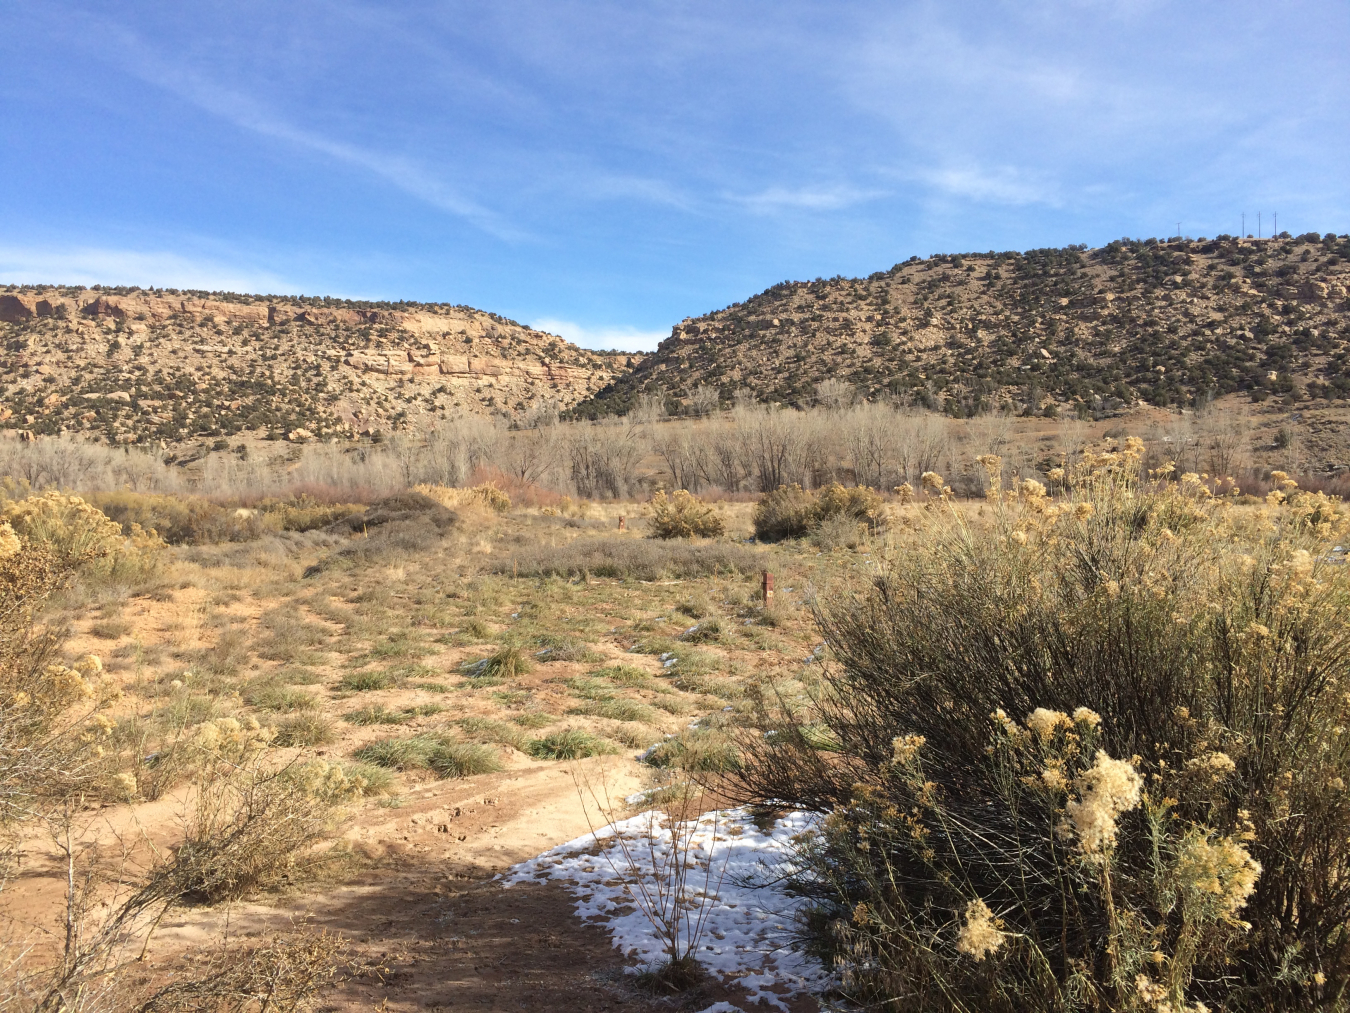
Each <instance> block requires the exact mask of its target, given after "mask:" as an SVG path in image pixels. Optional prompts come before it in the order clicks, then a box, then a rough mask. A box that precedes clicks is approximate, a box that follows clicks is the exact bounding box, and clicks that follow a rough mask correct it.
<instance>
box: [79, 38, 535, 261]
mask: <svg viewBox="0 0 1350 1013" xmlns="http://www.w3.org/2000/svg"><path fill="white" fill-rule="evenodd" d="M89 20H90V21H91V23H93V24H94V25H96V26H97V28H98V29H99V31H98V32H97V35H98V37H99V40H100V46H99V48H100V50H101V51H102V50H105V49H106V48H107V47H105V46H104V45H102V42H103V41H104V40H105V39H106V38H107V37H108V36H109V35H111V36H113V37H114V38H115V39H116V40H117V43H118V44H117V45H116V46H115V47H112V53H113V54H115V55H114V57H113V58H114V59H116V60H117V61H118V62H119V64H120V65H121V66H122V67H123V69H125V70H126V71H128V72H129V73H131V74H133V75H135V76H136V77H138V78H140V79H141V80H142V81H144V82H146V83H147V84H151V85H154V86H156V87H158V88H162V89H164V90H165V91H167V92H169V93H171V94H173V95H175V96H177V97H178V98H180V99H182V100H184V101H186V102H190V103H192V104H193V105H195V106H197V107H198V108H199V109H202V110H205V111H206V112H208V113H211V114H212V115H215V116H219V117H220V118H222V119H224V120H226V121H228V122H230V123H232V124H234V125H235V126H236V127H239V128H241V129H244V130H251V131H253V132H254V133H257V134H260V135H262V136H264V137H271V138H273V139H275V140H279V141H284V142H285V143H288V144H292V145H294V146H296V147H299V148H304V149H306V150H309V151H312V152H315V153H317V154H320V155H323V156H325V157H327V158H330V159H332V160H334V161H337V162H341V163H344V164H346V165H350V166H354V167H356V168H358V169H363V170H365V171H366V172H369V173H371V174H373V175H375V176H378V177H380V178H381V179H383V180H384V181H385V182H387V183H390V184H392V185H393V186H394V187H396V188H398V189H399V190H402V191H403V192H404V193H406V194H409V195H410V196H412V197H415V198H417V199H418V200H421V201H423V202H425V203H427V204H430V205H431V206H432V207H435V208H438V209H439V210H441V211H445V212H448V213H450V214H453V215H458V216H460V217H462V218H464V219H466V220H468V221H470V222H472V223H473V224H475V225H477V226H478V227H479V228H481V229H482V230H483V231H484V232H487V233H489V234H491V235H494V236H497V237H498V238H499V239H520V238H523V233H522V232H520V230H518V229H515V228H513V227H511V226H509V225H508V224H507V223H505V222H504V221H502V220H501V218H500V217H499V216H498V215H497V214H495V213H494V212H492V211H490V210H488V209H487V208H485V207H483V206H482V205H480V204H478V203H476V202H475V201H472V200H470V199H468V198H467V197H465V196H464V195H463V194H461V193H459V192H457V190H456V189H455V188H454V187H453V186H451V185H450V184H449V183H447V182H446V181H445V179H443V178H442V177H441V176H439V175H437V174H436V173H435V172H433V171H432V170H431V169H430V168H429V167H428V166H427V165H425V164H424V163H423V162H421V161H420V160H418V159H414V158H411V157H408V156H406V155H400V154H389V153H386V152H383V151H377V150H374V149H371V148H368V147H364V146H361V145H358V144H353V143H350V142H347V141H342V140H336V139H334V138H331V137H327V136H325V135H323V134H321V133H319V132H318V131H315V130H309V129H305V128H302V127H298V126H296V125H295V124H293V123H291V122H289V121H288V120H287V119H286V118H285V117H283V116H281V115H279V114H278V113H276V112H275V111H274V110H272V109H269V108H268V107H267V106H266V105H264V104H263V103H262V102H260V101H258V100H257V99H255V98H253V97H252V96H251V95H247V94H244V93H243V92H240V91H237V90H233V89H230V88H226V87H222V86H221V85H219V84H217V83H216V82H214V81H212V80H209V79H208V78H207V77H206V76H205V75H203V74H201V73H200V72H199V71H197V70H196V69H193V68H190V67H187V66H184V65H181V64H176V63H174V62H172V61H170V60H168V59H166V58H164V57H163V56H162V55H161V54H160V53H158V52H155V51H153V50H152V49H150V48H149V47H148V46H147V45H145V44H144V43H143V42H142V41H141V39H140V37H139V36H138V35H136V33H134V32H132V31H130V30H129V29H127V28H125V27H124V26H122V25H120V24H115V23H112V22H107V21H104V20H102V19H98V18H93V17H91V18H90V19H89Z"/></svg>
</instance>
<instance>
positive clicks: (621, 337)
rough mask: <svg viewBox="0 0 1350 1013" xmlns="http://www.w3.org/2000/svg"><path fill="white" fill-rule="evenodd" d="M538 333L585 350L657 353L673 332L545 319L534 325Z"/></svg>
mask: <svg viewBox="0 0 1350 1013" xmlns="http://www.w3.org/2000/svg"><path fill="white" fill-rule="evenodd" d="M530 326H531V327H533V328H534V329H535V330H537V331H545V332H547V333H549V334H556V335H558V337H560V338H565V339H566V340H568V341H570V342H572V344H574V345H580V346H581V347H582V348H595V349H601V350H607V349H618V350H619V351H624V352H650V351H654V350H655V348H656V346H657V343H658V342H660V341H662V340H663V339H665V338H668V337H670V332H669V331H641V330H638V329H637V328H636V327H585V326H583V325H581V324H576V323H573V322H572V321H570V320H556V319H554V318H552V317H544V318H542V319H539V320H533V321H531V322H530Z"/></svg>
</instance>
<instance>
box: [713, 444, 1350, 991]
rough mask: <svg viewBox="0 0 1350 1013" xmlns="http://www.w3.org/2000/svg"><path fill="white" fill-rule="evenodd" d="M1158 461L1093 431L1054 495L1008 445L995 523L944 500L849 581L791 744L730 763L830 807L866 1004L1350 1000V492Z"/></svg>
mask: <svg viewBox="0 0 1350 1013" xmlns="http://www.w3.org/2000/svg"><path fill="white" fill-rule="evenodd" d="M1143 449H1144V448H1143V445H1142V442H1141V441H1138V440H1137V439H1133V438H1131V439H1127V440H1125V441H1124V442H1123V443H1122V444H1112V445H1109V446H1108V447H1106V448H1105V449H1101V450H1089V451H1088V452H1086V453H1085V454H1083V455H1082V461H1081V462H1080V463H1077V464H1073V465H1066V466H1064V467H1063V468H1062V469H1057V473H1056V474H1052V475H1051V476H1050V483H1049V485H1048V487H1047V486H1042V485H1040V484H1039V483H1030V482H1026V481H1018V482H1016V483H1012V482H1005V481H1003V479H1002V461H1001V460H999V459H998V457H997V456H996V455H985V457H984V458H982V459H981V461H980V464H981V465H982V466H983V467H985V469H986V470H987V473H988V475H989V483H988V489H989V492H988V498H987V501H986V503H985V504H984V506H983V507H982V508H981V512H980V513H979V514H978V515H972V514H970V513H967V512H964V511H958V510H950V511H946V510H943V509H941V507H940V506H939V505H938V504H933V509H932V510H927V511H923V512H922V513H921V514H919V515H918V523H919V526H920V530H919V531H918V533H917V537H915V538H913V539H909V540H907V541H906V542H904V543H902V544H900V545H899V546H897V547H895V548H894V549H893V551H892V553H891V555H890V557H889V558H888V559H886V560H885V561H884V564H883V566H882V572H881V573H880V574H879V575H877V574H872V575H869V579H868V580H867V582H866V583H863V582H861V581H860V582H859V583H858V584H857V585H855V586H853V587H851V588H850V587H844V588H840V589H835V590H832V591H831V593H830V594H828V595H822V596H821V599H820V613H819V620H820V624H821V632H822V634H823V636H824V639H825V640H826V642H827V644H828V645H829V647H830V650H831V653H832V655H833V658H834V659H835V661H834V663H833V664H832V666H831V668H830V669H829V670H828V671H827V672H826V673H825V677H824V679H823V682H822V686H821V688H820V690H819V691H818V692H817V693H816V694H815V695H814V696H812V697H811V698H809V699H806V700H801V699H799V700H798V702H795V703H794V702H792V701H791V700H789V699H786V698H782V697H778V696H774V695H772V694H768V693H766V694H763V695H762V696H761V697H760V698H759V699H760V705H761V710H760V713H759V716H758V720H759V721H760V722H761V725H762V728H763V730H764V731H766V732H767V731H772V732H773V734H771V735H769V734H766V735H763V736H760V737H749V738H748V739H747V740H746V743H745V757H744V762H743V764H742V766H741V768H739V769H738V770H737V771H735V772H733V774H732V775H731V777H732V778H733V780H735V781H736V782H737V783H738V784H739V785H740V789H739V790H740V793H741V797H742V798H744V799H745V800H746V801H749V802H758V803H761V804H773V805H796V806H800V807H802V808H805V809H810V810H814V811H817V812H820V813H821V814H822V816H823V817H824V818H823V819H822V821H821V823H820V831H819V833H818V834H817V835H816V836H815V837H814V838H812V839H811V840H810V841H808V842H807V843H806V844H805V845H804V850H805V856H804V857H805V859H806V865H805V869H806V871H805V872H804V874H803V875H802V876H801V877H800V879H799V880H798V882H797V886H798V888H799V889H801V890H802V891H803V892H804V893H805V894H807V895H808V896H811V897H813V898H814V899H815V901H816V905H817V906H816V908H815V909H814V914H813V916H812V921H811V922H810V926H811V933H812V936H813V943H814V944H815V945H817V946H819V947H820V949H821V950H822V951H823V952H825V953H827V954H829V955H831V956H832V957H833V959H834V960H835V962H836V967H837V969H838V970H839V973H840V976H841V980H842V981H843V983H844V991H845V993H846V995H847V996H848V997H849V998H851V999H853V1000H854V1001H856V1002H858V1003H860V1004H864V1005H869V1004H872V1005H877V1006H878V1007H885V1006H886V1004H887V1003H895V1004H897V1008H905V1009H912V1010H915V1011H918V1013H929V1011H937V1010H941V1011H944V1013H947V1011H954V1010H960V1009H987V1010H1000V1011H1002V1010H1007V1011H1013V1010H1023V1009H1038V1010H1039V1009H1057V1010H1059V1009H1062V1010H1070V1009H1101V1010H1136V1009H1138V1010H1149V1011H1153V1010H1168V1011H1183V1010H1185V1011H1194V1010H1199V1009H1201V1008H1209V1009H1220V1008H1222V1009H1224V1010H1229V1011H1236V1013H1248V1011H1250V1013H1257V1011H1262V1013H1264V1011H1268V1010H1272V1009H1305V1008H1306V1009H1321V1008H1326V1009H1328V1010H1330V1009H1335V1008H1339V1007H1338V1006H1336V1005H1335V1004H1336V1003H1337V1002H1339V1001H1340V1000H1339V999H1338V998H1337V997H1340V996H1343V995H1345V994H1350V948H1347V947H1345V945H1344V938H1345V926H1346V925H1347V924H1350V893H1347V892H1346V891H1345V890H1344V870H1346V869H1350V789H1348V788H1347V785H1350V731H1347V729H1350V642H1348V641H1347V635H1346V622H1345V616H1346V615H1350V572H1347V569H1346V568H1344V567H1340V566H1335V565H1332V563H1331V561H1330V560H1328V559H1327V555H1328V550H1329V548H1330V547H1331V545H1333V544H1335V543H1336V542H1343V541H1344V540H1345V538H1346V536H1347V532H1348V526H1347V519H1346V515H1345V511H1344V509H1343V505H1342V504H1341V503H1340V502H1339V501H1337V500H1334V499H1331V498H1328V497H1325V496H1320V495H1312V494H1308V493H1305V492H1304V491H1302V490H1300V489H1298V487H1297V485H1296V484H1295V483H1294V482H1293V480H1292V479H1290V478H1288V476H1279V475H1277V476H1275V478H1276V483H1277V488H1276V489H1275V490H1274V492H1273V493H1272V494H1271V496H1270V497H1268V499H1267V501H1266V502H1265V503H1263V504H1258V505H1255V506H1241V505H1238V504H1237V503H1236V501H1235V497H1233V496H1231V495H1215V494H1214V491H1213V488H1211V485H1210V484H1209V480H1208V479H1207V477H1206V476H1204V475H1198V474H1191V473H1185V474H1177V473H1176V469H1173V468H1169V467H1168V466H1166V465H1164V466H1163V467H1161V468H1158V469H1155V470H1154V471H1153V472H1152V473H1145V472H1144V471H1143V468H1142V461H1143ZM924 487H925V489H926V491H927V493H928V495H929V496H939V495H941V494H942V490H943V489H944V488H945V483H944V482H943V481H942V479H941V476H938V475H926V476H925V478H924ZM975 517H978V520H976V519H975ZM805 727H817V728H822V729H825V730H827V734H828V737H829V739H830V741H831V751H830V756H829V759H828V761H825V760H822V758H821V756H820V753H819V751H818V750H817V749H815V748H813V746H812V743H811V742H810V741H808V739H807V738H806V736H804V735H803V734H801V732H800V729H802V728H805ZM1295 898H1299V899H1298V900H1294V899H1295ZM1313 898H1316V901H1315V902H1314V901H1313V900H1312V899H1313ZM860 912H861V914H860ZM901 998H903V1002H900V999H901Z"/></svg>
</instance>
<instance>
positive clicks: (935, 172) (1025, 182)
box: [917, 165, 1064, 207]
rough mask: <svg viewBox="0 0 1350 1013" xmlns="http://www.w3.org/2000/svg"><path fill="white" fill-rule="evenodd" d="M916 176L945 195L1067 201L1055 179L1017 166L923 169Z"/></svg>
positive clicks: (1024, 201)
mask: <svg viewBox="0 0 1350 1013" xmlns="http://www.w3.org/2000/svg"><path fill="white" fill-rule="evenodd" d="M917 176H918V178H919V179H921V180H922V181H923V182H924V183H926V184H928V185H929V186H931V187H933V188H935V189H936V190H938V191H940V192H941V193H943V194H946V195H948V196H951V197H958V198H962V199H965V200H974V201H979V202H981V203H986V204H1006V205H1012V206H1022V205H1027V204H1042V205H1047V206H1049V207H1059V206H1061V205H1062V204H1063V203H1064V201H1063V197H1062V195H1061V191H1060V185H1059V184H1058V183H1057V182H1056V181H1054V180H1052V179H1048V178H1046V177H1045V176H1044V175H1043V174H1039V173H1031V172H1028V171H1026V170H1024V169H1019V168H1017V167H1016V166H1007V165H1005V166H998V167H995V168H992V169H991V168H986V167H984V166H980V165H959V166H955V165H954V166H947V167H945V168H934V169H927V170H922V171H920V172H919V173H917Z"/></svg>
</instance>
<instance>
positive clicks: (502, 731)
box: [457, 717, 529, 753]
mask: <svg viewBox="0 0 1350 1013" xmlns="http://www.w3.org/2000/svg"><path fill="white" fill-rule="evenodd" d="M457 724H458V725H459V727H460V730H461V731H463V732H464V734H465V735H467V736H469V738H471V739H475V740H477V741H479V742H495V743H497V744H498V745H502V746H510V747H511V748H512V749H519V750H520V751H521V752H522V753H523V752H524V751H525V749H526V747H527V746H528V745H529V739H528V738H527V737H526V735H525V733H524V732H523V731H521V730H520V729H519V728H518V727H515V726H514V725H510V724H507V723H506V722H505V721H494V720H493V719H492V718H484V717H467V718H460V720H459V721H458V722H457Z"/></svg>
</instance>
